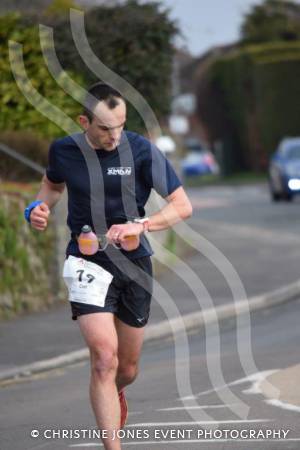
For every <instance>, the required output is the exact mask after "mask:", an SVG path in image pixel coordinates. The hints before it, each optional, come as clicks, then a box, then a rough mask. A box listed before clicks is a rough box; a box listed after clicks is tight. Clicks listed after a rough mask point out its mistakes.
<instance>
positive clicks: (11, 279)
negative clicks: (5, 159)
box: [0, 191, 53, 318]
mask: <svg viewBox="0 0 300 450" xmlns="http://www.w3.org/2000/svg"><path fill="white" fill-rule="evenodd" d="M27 202H28V199H27V197H26V195H24V194H20V193H16V192H15V193H12V192H11V193H9V194H8V193H4V192H3V191H2V192H1V199H0V292H1V294H0V318H7V317H11V316H13V315H15V314H20V313H22V312H26V311H28V310H40V309H44V308H45V307H46V306H48V305H49V304H50V303H51V302H52V299H51V296H50V293H51V291H53V289H51V286H50V282H51V281H52V280H51V277H49V274H51V271H52V270H53V268H52V264H53V246H52V245H51V242H52V241H53V229H52V228H51V226H50V227H49V228H48V229H47V231H46V232H45V233H38V232H34V231H33V230H30V229H29V227H28V224H27V223H26V222H25V220H24V218H23V210H24V207H25V204H26V203H27Z"/></svg>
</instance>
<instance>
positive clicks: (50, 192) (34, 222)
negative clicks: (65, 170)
mask: <svg viewBox="0 0 300 450" xmlns="http://www.w3.org/2000/svg"><path fill="white" fill-rule="evenodd" d="M64 189H65V183H52V181H50V180H49V179H48V178H47V176H46V175H44V176H43V178H42V183H41V187H40V190H39V192H38V194H37V196H36V200H41V201H42V202H43V203H41V204H40V205H38V206H36V207H35V208H34V209H33V210H32V211H31V214H30V223H31V226H32V227H33V228H35V229H36V230H39V231H43V230H45V228H46V227H47V224H48V217H49V214H50V209H52V208H53V206H54V205H55V204H56V203H57V202H58V200H59V199H60V197H61V195H62V193H63V191H64Z"/></svg>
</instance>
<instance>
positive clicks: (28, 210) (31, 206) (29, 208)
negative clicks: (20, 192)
mask: <svg viewBox="0 0 300 450" xmlns="http://www.w3.org/2000/svg"><path fill="white" fill-rule="evenodd" d="M41 203H43V202H42V200H35V201H34V202H31V203H30V204H29V205H28V206H27V208H25V210H24V217H25V219H26V220H27V222H28V223H30V214H31V211H32V210H33V209H34V208H35V207H36V206H38V205H40V204H41Z"/></svg>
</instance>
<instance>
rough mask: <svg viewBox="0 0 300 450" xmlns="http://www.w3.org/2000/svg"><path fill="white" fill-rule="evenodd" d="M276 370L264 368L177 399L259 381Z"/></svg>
mask: <svg viewBox="0 0 300 450" xmlns="http://www.w3.org/2000/svg"><path fill="white" fill-rule="evenodd" d="M278 370H279V369H276V370H265V371H263V372H256V373H253V374H251V375H249V376H248V377H245V378H239V379H238V380H235V381H231V382H230V383H227V384H224V385H222V386H217V387H215V388H213V389H209V390H207V391H203V392H199V393H198V394H196V395H188V396H186V397H180V398H179V399H178V400H179V401H186V400H194V399H196V398H198V397H201V396H202V395H207V394H213V393H214V392H218V391H221V390H222V389H226V388H227V387H228V386H237V385H239V384H244V383H253V382H255V383H256V382H261V381H263V380H264V379H265V378H267V377H268V376H269V375H272V374H273V373H275V372H278Z"/></svg>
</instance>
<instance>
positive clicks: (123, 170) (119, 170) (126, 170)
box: [107, 167, 131, 175]
mask: <svg viewBox="0 0 300 450" xmlns="http://www.w3.org/2000/svg"><path fill="white" fill-rule="evenodd" d="M107 175H131V167H109V168H108V169H107Z"/></svg>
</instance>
